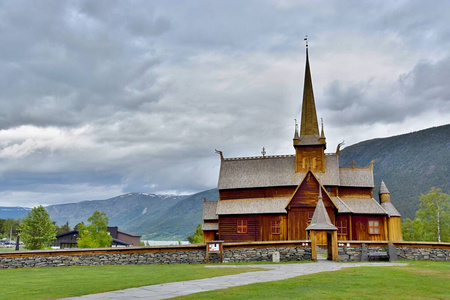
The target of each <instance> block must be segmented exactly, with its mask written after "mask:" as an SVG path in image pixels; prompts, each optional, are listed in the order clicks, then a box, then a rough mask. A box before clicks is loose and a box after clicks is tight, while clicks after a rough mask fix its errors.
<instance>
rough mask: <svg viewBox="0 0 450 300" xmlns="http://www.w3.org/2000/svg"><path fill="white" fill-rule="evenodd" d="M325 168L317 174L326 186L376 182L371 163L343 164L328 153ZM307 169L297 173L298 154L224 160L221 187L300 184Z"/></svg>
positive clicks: (370, 184)
mask: <svg viewBox="0 0 450 300" xmlns="http://www.w3.org/2000/svg"><path fill="white" fill-rule="evenodd" d="M325 159H326V164H325V172H324V173H320V172H316V173H315V175H316V177H317V178H318V179H319V180H320V182H321V183H322V184H323V185H325V186H355V187H371V188H373V186H374V181H373V170H372V169H371V168H370V167H366V168H361V167H357V168H352V167H339V157H338V155H336V154H326V155H325ZM305 175H306V172H299V173H295V156H294V155H277V156H265V157H264V158H263V157H262V156H258V157H243V158H225V159H224V160H221V165H220V174H219V183H218V189H219V190H225V189H240V188H258V187H271V186H297V185H298V184H299V182H300V181H301V180H302V179H303V178H304V177H305Z"/></svg>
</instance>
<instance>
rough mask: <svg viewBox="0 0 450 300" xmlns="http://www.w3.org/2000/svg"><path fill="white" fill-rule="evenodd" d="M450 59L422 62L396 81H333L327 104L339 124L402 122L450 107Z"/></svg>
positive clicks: (328, 89) (328, 90) (326, 100)
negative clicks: (449, 79) (449, 83)
mask: <svg viewBox="0 0 450 300" xmlns="http://www.w3.org/2000/svg"><path fill="white" fill-rule="evenodd" d="M449 70H450V58H449V57H447V58H444V59H442V60H439V61H436V62H434V63H431V62H429V61H421V62H419V63H418V64H417V65H416V66H415V67H414V68H413V69H412V70H411V71H410V72H408V73H406V74H402V75H401V76H400V77H399V78H398V80H397V81H396V82H392V83H384V84H381V83H376V82H374V81H372V80H368V81H366V82H361V83H345V82H342V81H334V82H332V83H331V84H330V85H329V86H328V87H327V88H326V90H325V99H324V100H325V101H324V105H322V107H324V108H325V109H326V110H329V111H330V112H331V114H332V115H333V118H332V120H334V122H335V124H341V125H349V124H354V125H356V124H374V123H398V122H402V121H403V120H405V118H407V117H413V116H417V115H419V114H423V113H425V112H427V111H441V110H444V111H448V110H449V109H450V90H449V88H448V78H449V77H450V71H449Z"/></svg>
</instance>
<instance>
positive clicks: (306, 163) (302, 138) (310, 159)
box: [293, 37, 327, 172]
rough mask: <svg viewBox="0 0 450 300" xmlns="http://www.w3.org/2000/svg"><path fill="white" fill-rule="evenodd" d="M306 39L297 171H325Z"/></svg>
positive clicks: (323, 142) (323, 144) (296, 142)
mask: <svg viewBox="0 0 450 300" xmlns="http://www.w3.org/2000/svg"><path fill="white" fill-rule="evenodd" d="M305 41H306V67H305V83H304V87H303V104H302V115H301V121H300V134H298V133H297V132H298V130H297V129H296V131H295V134H294V140H293V144H294V148H295V172H307V171H308V170H311V171H313V172H324V171H325V165H326V157H325V149H326V147H327V143H326V139H325V132H324V127H323V122H322V131H319V124H318V122H317V113H316V103H315V101H314V92H313V85H312V79H311V70H310V67H309V53H308V38H307V37H306V38H305Z"/></svg>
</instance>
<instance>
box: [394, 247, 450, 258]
mask: <svg viewBox="0 0 450 300" xmlns="http://www.w3.org/2000/svg"><path fill="white" fill-rule="evenodd" d="M397 255H398V258H399V259H403V260H436V261H450V249H439V248H411V247H404V248H397Z"/></svg>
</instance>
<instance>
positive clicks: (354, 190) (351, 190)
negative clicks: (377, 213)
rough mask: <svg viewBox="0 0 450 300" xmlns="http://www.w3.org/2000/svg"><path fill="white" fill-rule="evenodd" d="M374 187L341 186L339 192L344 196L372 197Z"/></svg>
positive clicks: (340, 195)
mask: <svg viewBox="0 0 450 300" xmlns="http://www.w3.org/2000/svg"><path fill="white" fill-rule="evenodd" d="M372 190H373V189H372V188H363V187H339V190H338V194H339V197H342V198H372V197H373V193H372Z"/></svg>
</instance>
